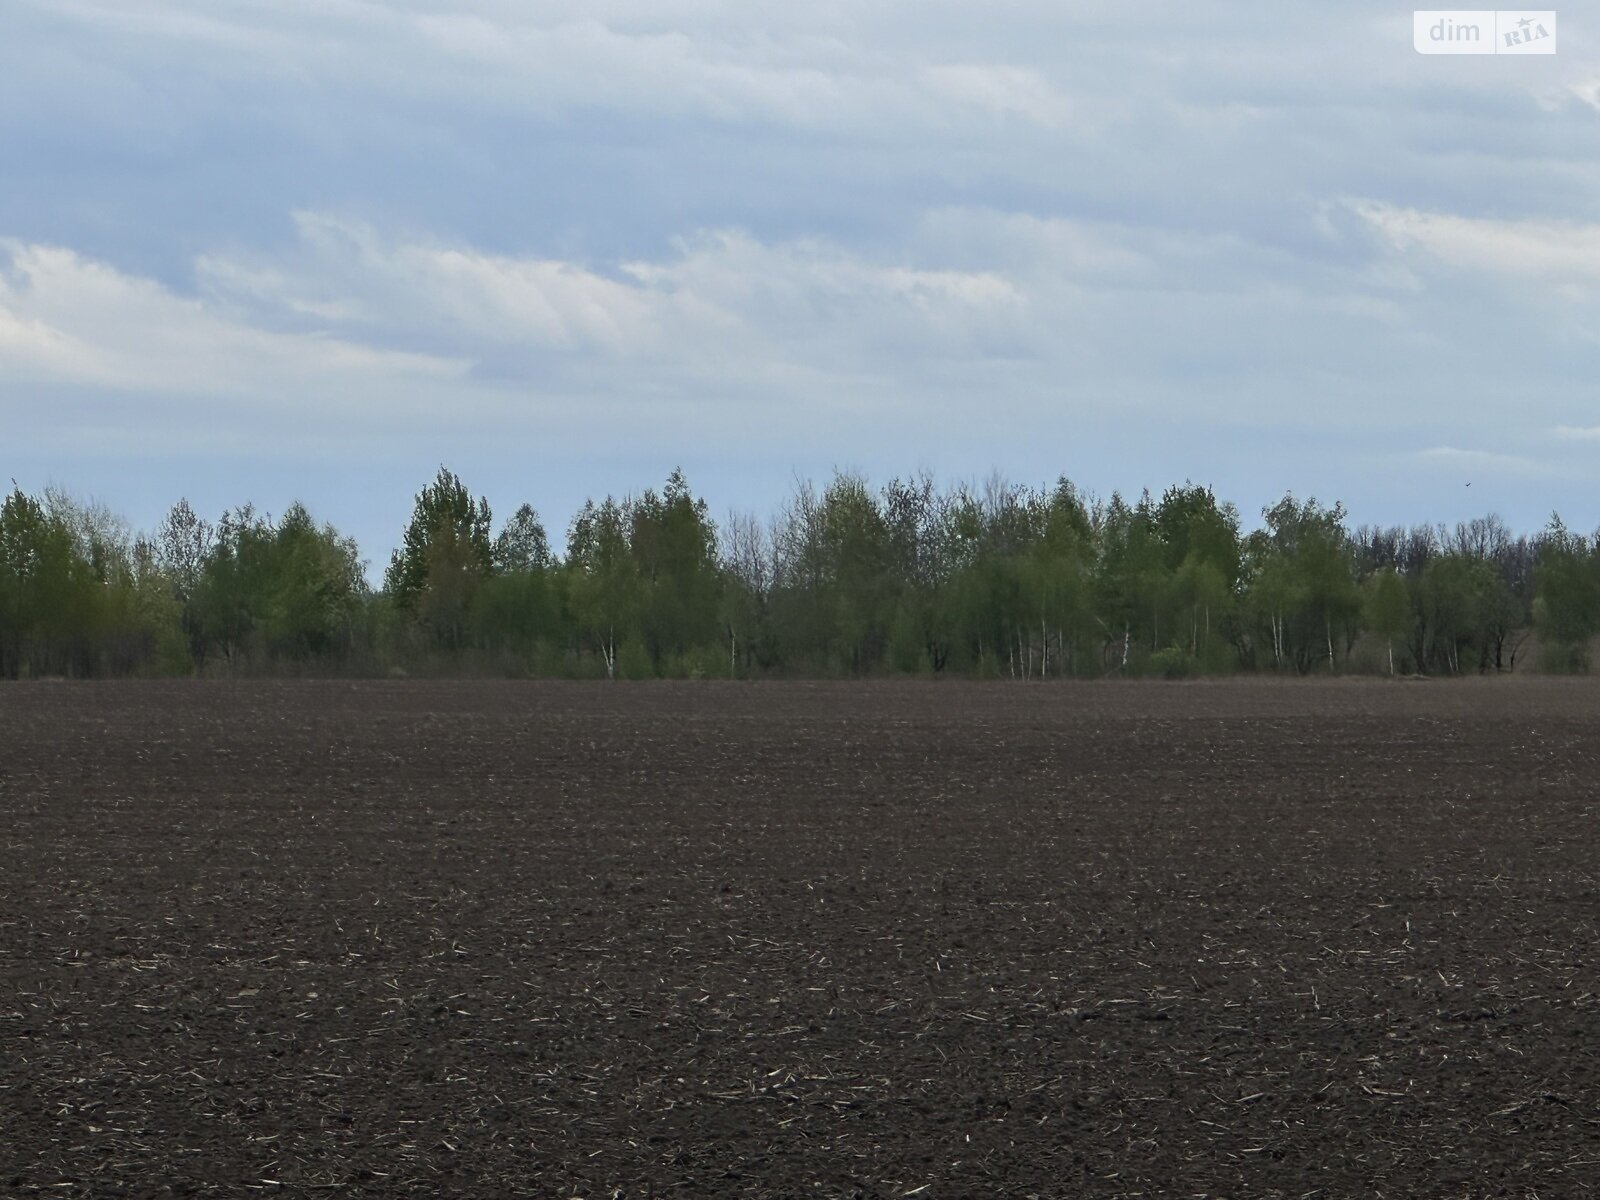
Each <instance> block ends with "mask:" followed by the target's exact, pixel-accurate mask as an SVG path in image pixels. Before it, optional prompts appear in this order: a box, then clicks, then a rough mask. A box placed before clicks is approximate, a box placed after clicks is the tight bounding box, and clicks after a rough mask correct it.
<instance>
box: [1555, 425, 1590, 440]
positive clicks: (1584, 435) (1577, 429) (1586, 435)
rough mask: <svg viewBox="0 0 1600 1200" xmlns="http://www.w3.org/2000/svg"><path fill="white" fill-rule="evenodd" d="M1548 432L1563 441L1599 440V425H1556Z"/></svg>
mask: <svg viewBox="0 0 1600 1200" xmlns="http://www.w3.org/2000/svg"><path fill="white" fill-rule="evenodd" d="M1550 432H1551V433H1552V434H1554V435H1555V436H1556V437H1557V438H1559V439H1560V440H1561V441H1564V442H1600V425H1557V426H1556V427H1555V428H1554V429H1552V430H1551V431H1550Z"/></svg>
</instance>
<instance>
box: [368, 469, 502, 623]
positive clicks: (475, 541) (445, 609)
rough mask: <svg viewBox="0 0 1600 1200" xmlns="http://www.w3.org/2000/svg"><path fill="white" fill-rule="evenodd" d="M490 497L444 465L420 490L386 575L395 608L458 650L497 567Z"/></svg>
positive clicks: (388, 589)
mask: <svg viewBox="0 0 1600 1200" xmlns="http://www.w3.org/2000/svg"><path fill="white" fill-rule="evenodd" d="M492 519H493V518H492V515H491V513H490V510H489V501H488V500H487V499H486V498H483V497H480V498H478V499H476V500H474V499H473V498H472V493H471V492H469V491H468V490H467V487H466V485H465V484H464V483H462V482H461V480H460V479H459V478H458V477H457V476H455V475H454V474H453V473H451V472H450V471H448V470H446V469H445V468H444V467H440V468H439V474H438V476H437V477H436V478H435V479H434V481H433V482H432V483H431V484H429V485H428V486H427V487H425V488H423V489H422V491H420V492H418V493H417V498H416V503H415V505H414V507H413V509H412V513H411V521H410V523H409V524H408V525H407V526H406V530H405V534H404V537H403V540H402V542H401V546H400V549H399V550H397V551H395V554H394V558H393V559H392V560H391V561H390V563H389V569H388V571H387V572H386V573H385V575H384V588H385V590H386V591H387V592H388V594H389V597H390V598H391V599H392V600H393V601H394V604H395V606H396V607H397V608H398V609H399V610H400V611H401V612H403V613H408V614H410V615H411V616H412V617H413V618H414V619H415V620H416V621H417V622H418V623H419V624H420V625H422V627H423V628H425V629H426V630H428V631H429V633H430V634H431V635H432V638H433V640H434V641H435V643H436V644H438V645H442V646H444V647H445V648H447V649H450V650H459V649H460V648H461V646H462V644H463V642H464V641H465V638H466V629H467V610H468V608H469V606H470V605H471V603H472V597H473V595H474V594H475V593H476V592H477V590H478V587H479V586H480V585H481V584H482V583H483V581H484V580H485V579H487V578H488V577H489V576H490V575H491V574H492V573H493V571H494V544H493V542H492V541H491V540H490V536H489V527H490V523H491V521H492Z"/></svg>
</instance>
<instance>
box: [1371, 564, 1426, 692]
mask: <svg viewBox="0 0 1600 1200" xmlns="http://www.w3.org/2000/svg"><path fill="white" fill-rule="evenodd" d="M1363 611H1364V615H1365V617H1366V623H1367V628H1368V629H1370V630H1372V632H1373V633H1375V634H1377V635H1378V636H1379V637H1381V638H1382V639H1383V640H1384V643H1385V645H1386V646H1387V647H1388V651H1389V674H1390V675H1393V674H1394V673H1395V670H1394V643H1395V639H1396V638H1399V639H1400V640H1402V641H1404V640H1405V639H1407V638H1408V637H1410V635H1411V630H1412V628H1413V627H1414V626H1415V625H1416V623H1417V614H1416V609H1415V608H1414V607H1413V606H1412V603H1411V591H1410V589H1409V588H1408V587H1406V581H1405V576H1403V575H1401V574H1400V572H1398V571H1396V570H1395V569H1394V568H1393V567H1385V568H1384V569H1383V570H1381V571H1375V572H1374V573H1373V574H1372V575H1371V576H1370V577H1368V579H1367V583H1366V589H1365V598H1364V610H1363Z"/></svg>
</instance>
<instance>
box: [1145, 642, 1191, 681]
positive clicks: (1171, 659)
mask: <svg viewBox="0 0 1600 1200" xmlns="http://www.w3.org/2000/svg"><path fill="white" fill-rule="evenodd" d="M1195 665H1196V664H1195V661H1194V659H1193V658H1192V657H1191V656H1190V654H1189V652H1188V651H1187V650H1182V649H1179V648H1178V647H1177V646H1168V647H1167V648H1166V649H1165V650H1157V651H1156V652H1155V653H1154V654H1152V655H1151V656H1150V674H1152V675H1159V676H1160V677H1161V678H1162V679H1187V678H1189V676H1191V675H1193V674H1194V673H1195Z"/></svg>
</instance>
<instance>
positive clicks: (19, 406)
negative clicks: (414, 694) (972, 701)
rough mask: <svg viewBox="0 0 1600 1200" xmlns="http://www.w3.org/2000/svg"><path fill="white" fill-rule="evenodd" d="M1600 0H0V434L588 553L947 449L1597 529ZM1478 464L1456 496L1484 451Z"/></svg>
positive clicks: (1018, 470)
mask: <svg viewBox="0 0 1600 1200" xmlns="http://www.w3.org/2000/svg"><path fill="white" fill-rule="evenodd" d="M1596 22H1600V17H1596V16H1591V14H1589V13H1588V12H1587V11H1585V10H1579V9H1574V10H1569V11H1563V12H1561V13H1560V23H1559V26H1558V36H1559V52H1558V53H1557V54H1555V55H1544V56H1423V55H1419V54H1417V53H1416V52H1415V50H1414V49H1413V46H1412V13H1411V10H1410V9H1400V8H1398V7H1395V6H1393V5H1391V4H1388V3H1370V2H1367V0H1352V2H1346V3H1340V4H1337V5H1333V4H1328V3H1326V2H1325V0H1323V2H1320V3H1311V2H1310V0H1271V2H1267V0H1230V2H1229V3H1227V4H1222V3H1204V2H1200V0H1191V3H1188V4H1177V3H1169V2H1168V0H1146V2H1141V3H1139V4H1127V3H1118V4H1112V3H1109V2H1102V0H1073V2H1072V3H1070V4H1069V3H1064V2H1063V0H984V2H982V3H977V2H957V0H849V2H845V0H809V2H808V3H806V4H804V5H797V4H792V3H783V4H778V3H767V2H766V0H584V2H579V0H460V2H457V3H444V2H443V0H438V2H436V3H423V2H413V0H388V2H381V0H208V2H207V3H205V4H203V5H200V4H194V3H179V2H177V0H0V476H4V475H9V476H11V477H13V478H14V479H15V480H16V481H17V483H18V484H19V485H20V486H22V487H23V488H24V489H25V490H28V491H33V492H37V491H39V490H42V489H43V488H44V487H45V486H46V485H48V484H53V485H56V486H61V487H65V488H67V489H69V490H71V491H73V492H76V493H77V494H78V495H79V496H81V497H84V498H86V499H97V500H101V501H103V502H105V503H107V504H109V505H110V506H111V507H112V508H114V509H116V510H118V511H120V512H122V513H123V514H124V515H125V516H126V517H127V518H128V519H129V520H130V521H131V522H132V523H133V525H134V526H135V527H139V528H149V527H152V526H154V525H155V523H156V522H157V521H158V520H159V519H160V517H161V515H162V514H163V513H164V512H165V511H166V509H167V508H168V507H170V506H171V504H172V503H173V502H174V501H176V500H177V499H179V498H180V497H186V498H187V499H189V500H190V501H191V503H192V504H193V505H194V507H195V508H196V509H197V510H198V511H200V512H201V513H202V514H204V515H208V516H211V517H213V518H215V517H216V516H218V515H220V513H221V512H222V510H223V509H225V508H231V507H235V506H237V505H240V504H242V503H244V502H246V501H252V502H254V503H255V505H256V506H257V507H258V508H259V509H265V510H267V511H268V512H271V513H281V512H282V511H283V509H284V508H286V507H287V506H288V505H289V504H290V503H291V502H292V501H295V500H300V501H303V502H304V503H306V504H307V505H308V506H309V507H310V508H311V510H312V511H313V513H314V514H315V515H317V516H318V517H319V518H321V519H324V520H327V521H331V522H333V523H334V524H335V525H336V526H338V527H339V528H340V530H341V531H343V532H345V533H347V534H351V535H353V536H355V537H356V538H357V539H358V541H359V542H360V544H361V546H362V548H363V552H364V554H365V555H366V556H367V557H368V558H369V559H370V560H371V562H372V568H371V573H372V574H373V575H377V574H380V573H381V571H382V568H383V566H384V564H386V563H387V561H388V557H389V554H390V552H391V551H392V549H393V547H394V546H395V545H396V544H397V543H398V542H399V539H400V533H401V530H402V529H403V527H404V524H405V521H406V518H407V517H408V516H409V513H410V507H411V501H412V497H413V496H414V495H415V493H416V492H417V491H418V490H419V489H420V488H421V487H423V486H424V485H425V484H426V483H427V482H428V481H429V480H430V479H431V478H432V477H433V475H434V474H435V472H436V471H437V470H438V468H439V467H440V466H441V465H444V466H448V467H449V468H450V469H452V470H453V471H455V472H456V473H458V474H459V475H460V476H461V477H462V478H463V479H464V480H465V481H466V483H467V485H468V486H469V487H470V488H471V489H472V490H473V491H474V492H475V493H480V494H483V495H486V496H487V497H488V498H489V500H490V502H491V504H492V506H493V508H494V510H495V512H496V514H497V515H498V516H499V517H502V518H503V517H506V516H509V515H510V514H511V512H512V511H513V510H514V509H515V508H516V507H517V505H519V504H521V503H524V502H528V503H531V504H533V506H534V507H535V508H536V509H537V510H538V511H539V512H540V514H541V515H542V516H543V517H544V519H545V522H546V524H547V525H548V526H549V527H550V530H551V533H552V535H553V538H554V540H555V541H556V542H557V544H558V545H559V544H560V542H561V540H562V534H563V532H564V530H565V527H566V524H567V522H568V520H569V519H570V517H571V515H572V513H573V512H574V511H575V510H576V509H577V508H578V507H579V506H580V505H581V504H582V502H583V500H584V499H585V498H587V497H591V496H593V497H596V498H599V497H602V496H604V495H606V494H616V495H619V496H620V495H622V494H624V493H630V492H631V493H635V494H636V493H638V492H640V491H642V490H643V489H644V488H646V487H651V486H655V487H659V486H660V485H661V483H662V482H663V481H664V480H665V478H666V476H667V474H668V473H669V472H670V471H671V470H672V469H673V468H674V467H681V468H682V469H683V470H684V471H685V473H686V474H687V476H688V479H689V482H690V484H691V486H692V487H693V488H694V490H695V491H696V492H697V493H698V494H700V495H703V496H704V497H705V498H706V499H707V500H708V502H709V503H710V505H711V507H712V511H713V514H714V515H715V516H718V517H721V516H723V515H724V514H726V513H728V512H729V511H731V510H735V509H737V510H751V511H754V512H756V513H758V514H761V515H769V514H771V513H772V512H773V511H774V510H775V509H777V507H778V506H779V505H780V504H781V502H782V501H783V499H784V497H785V496H786V495H787V494H788V493H789V492H790V491H791V490H792V488H793V485H794V482H795V480H796V478H797V477H807V478H812V479H817V480H819V481H825V480H826V479H827V478H828V477H829V476H830V475H831V473H832V472H833V471H834V470H836V469H841V470H854V471H860V472H864V473H865V474H867V475H868V476H870V477H871V478H872V479H873V480H874V481H875V482H878V483H882V482H886V481H887V480H888V479H889V478H891V477H893V476H896V475H902V476H903V475H906V474H909V473H912V472H916V471H919V470H927V471H932V472H933V473H934V474H935V475H936V476H937V477H939V478H940V479H941V480H946V481H952V482H956V481H963V480H966V481H978V480H981V479H984V478H986V477H988V476H989V475H990V474H991V473H992V472H995V471H999V472H1000V473H1002V474H1003V475H1004V476H1006V477H1007V478H1009V479H1010V480H1012V481H1014V482H1018V483H1025V484H1048V483H1051V482H1053V481H1054V480H1055V479H1056V478H1057V477H1059V476H1063V475H1064V476H1066V477H1068V478H1070V479H1072V480H1073V481H1074V482H1075V483H1077V484H1078V485H1079V486H1080V487H1081V488H1083V489H1085V490H1087V491H1090V492H1093V493H1096V494H1098V495H1101V496H1107V495H1109V494H1110V493H1111V492H1112V491H1113V490H1120V491H1122V492H1123V493H1124V494H1132V495H1136V494H1137V493H1138V492H1139V491H1140V490H1141V489H1143V488H1146V487H1148V488H1151V489H1153V490H1155V491H1156V492H1159V491H1160V490H1161V489H1163V488H1164V487H1166V486H1168V485H1170V484H1174V483H1180V482H1183V481H1185V480H1191V481H1193V482H1195V483H1199V484H1206V485H1210V486H1211V487H1213V488H1214V489H1215V490H1216V492H1217V494H1218V495H1219V496H1220V497H1222V498H1225V499H1228V500H1232V501H1234V502H1235V503H1237V504H1238V506H1239V508H1240V510H1241V511H1242V513H1243V514H1244V518H1245V523H1246V526H1247V527H1250V526H1252V525H1254V524H1256V523H1258V520H1259V514H1260V510H1261V508H1262V507H1263V506H1264V505H1267V504H1270V503H1271V502H1272V501H1274V500H1275V499H1277V498H1279V497H1281V496H1282V495H1283V494H1284V493H1285V492H1286V491H1291V490H1292V491H1293V492H1295V493H1296V494H1297V495H1299V496H1302V497H1305V496H1316V497H1317V498H1319V499H1321V500H1324V501H1327V502H1332V501H1334V500H1341V501H1343V502H1344V503H1345V505H1346V507H1347V508H1348V510H1349V512H1350V516H1351V520H1352V523H1357V524H1360V523H1375V524H1389V523H1402V522H1404V523H1409V522H1420V521H1447V522H1453V521H1456V520H1460V519H1465V518H1468V517H1472V516H1479V515H1482V514H1484V513H1486V512H1496V513H1499V514H1500V515H1501V516H1503V517H1505V518H1506V519H1507V520H1508V521H1509V522H1510V523H1511V524H1512V525H1513V527H1515V528H1518V529H1521V530H1526V531H1532V530H1535V529H1537V528H1539V527H1541V526H1542V525H1543V524H1544V523H1545V522H1546V520H1547V519H1548V517H1549V515H1550V513H1551V511H1552V510H1559V511H1560V512H1561V514H1562V515H1563V517H1564V518H1566V520H1567V523H1568V524H1569V525H1570V526H1572V527H1574V528H1578V529H1592V528H1594V527H1595V526H1596V525H1597V524H1600V487H1597V486H1596V483H1597V482H1600V390H1597V387H1596V383H1597V375H1600V372H1597V371H1596V367H1597V365H1600V363H1597V351H1600V34H1597V32H1596V28H1595V24H1596ZM1469 485H1470V486H1469Z"/></svg>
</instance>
